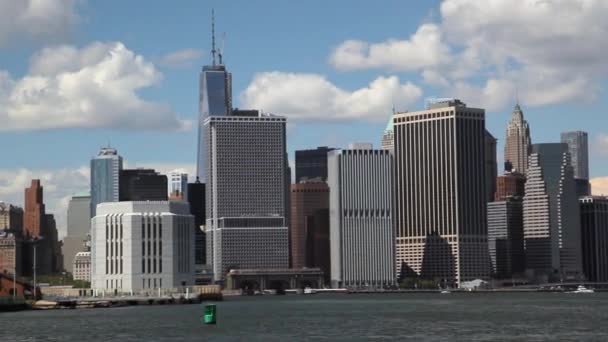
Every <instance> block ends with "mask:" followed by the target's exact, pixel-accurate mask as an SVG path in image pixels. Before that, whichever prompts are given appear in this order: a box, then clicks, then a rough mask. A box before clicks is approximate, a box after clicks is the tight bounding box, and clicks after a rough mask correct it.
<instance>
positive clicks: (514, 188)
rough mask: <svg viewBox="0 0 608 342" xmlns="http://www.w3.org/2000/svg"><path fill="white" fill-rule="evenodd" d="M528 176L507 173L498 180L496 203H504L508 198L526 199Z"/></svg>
mask: <svg viewBox="0 0 608 342" xmlns="http://www.w3.org/2000/svg"><path fill="white" fill-rule="evenodd" d="M525 186H526V176H524V175H522V174H521V173H517V172H506V173H505V174H504V175H502V176H498V177H497V178H496V195H495V196H494V200H495V201H504V200H506V199H507V198H508V197H511V196H516V197H524V193H525Z"/></svg>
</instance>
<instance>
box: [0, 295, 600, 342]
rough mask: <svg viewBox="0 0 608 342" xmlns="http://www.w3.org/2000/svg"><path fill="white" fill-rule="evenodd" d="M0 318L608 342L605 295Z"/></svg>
mask: <svg viewBox="0 0 608 342" xmlns="http://www.w3.org/2000/svg"><path fill="white" fill-rule="evenodd" d="M217 306H218V324H217V325H216V326H208V325H204V324H202V323H201V316H202V312H203V307H202V306H201V305H173V306H169V305H167V306H135V307H125V308H112V309H81V310H58V311H23V312H16V313H3V314H0V324H1V329H0V341H2V342H4V341H87V342H93V341H314V340H321V341H365V340H402V341H608V293H605V294H604V293H596V294H557V293H505V294H469V293H467V294H455V293H453V294H447V295H441V294H400V295H337V294H334V295H312V296H295V295H293V296H264V297H235V298H228V299H226V300H225V301H223V302H219V303H217Z"/></svg>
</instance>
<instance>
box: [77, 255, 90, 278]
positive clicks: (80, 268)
mask: <svg viewBox="0 0 608 342" xmlns="http://www.w3.org/2000/svg"><path fill="white" fill-rule="evenodd" d="M73 278H74V280H84V281H88V282H90V281H91V252H78V253H76V255H75V256H74V265H73Z"/></svg>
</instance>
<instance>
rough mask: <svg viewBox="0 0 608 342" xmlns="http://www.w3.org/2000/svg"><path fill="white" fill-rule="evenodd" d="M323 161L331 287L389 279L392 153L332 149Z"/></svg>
mask: <svg viewBox="0 0 608 342" xmlns="http://www.w3.org/2000/svg"><path fill="white" fill-rule="evenodd" d="M327 167H328V169H327V170H328V179H327V181H328V184H329V189H330V190H329V222H330V226H329V227H330V228H329V235H330V239H329V241H330V252H331V256H330V261H331V284H332V287H371V288H382V287H386V286H391V285H394V283H395V253H394V244H395V234H394V230H393V201H392V197H393V196H392V189H393V156H392V154H391V153H390V151H389V150H374V149H371V148H370V149H359V148H358V149H348V150H334V151H331V152H330V153H329V156H328V159H327Z"/></svg>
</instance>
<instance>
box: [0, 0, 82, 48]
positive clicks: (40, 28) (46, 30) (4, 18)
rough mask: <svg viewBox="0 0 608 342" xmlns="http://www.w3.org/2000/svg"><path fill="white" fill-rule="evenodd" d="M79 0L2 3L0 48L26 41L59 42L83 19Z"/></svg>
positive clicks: (12, 1) (16, 0)
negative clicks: (79, 12)
mask: <svg viewBox="0 0 608 342" xmlns="http://www.w3.org/2000/svg"><path fill="white" fill-rule="evenodd" d="M80 2H83V1H79V0H1V1H0V47H1V46H3V45H6V44H9V43H14V42H20V41H23V40H36V41H44V42H48V41H57V40H60V39H61V38H63V37H65V36H66V35H67V34H69V33H70V32H71V31H72V29H73V28H74V26H75V25H76V24H77V23H78V21H79V20H80V16H79V15H78V13H77V7H78V4H79V3H80Z"/></svg>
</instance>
